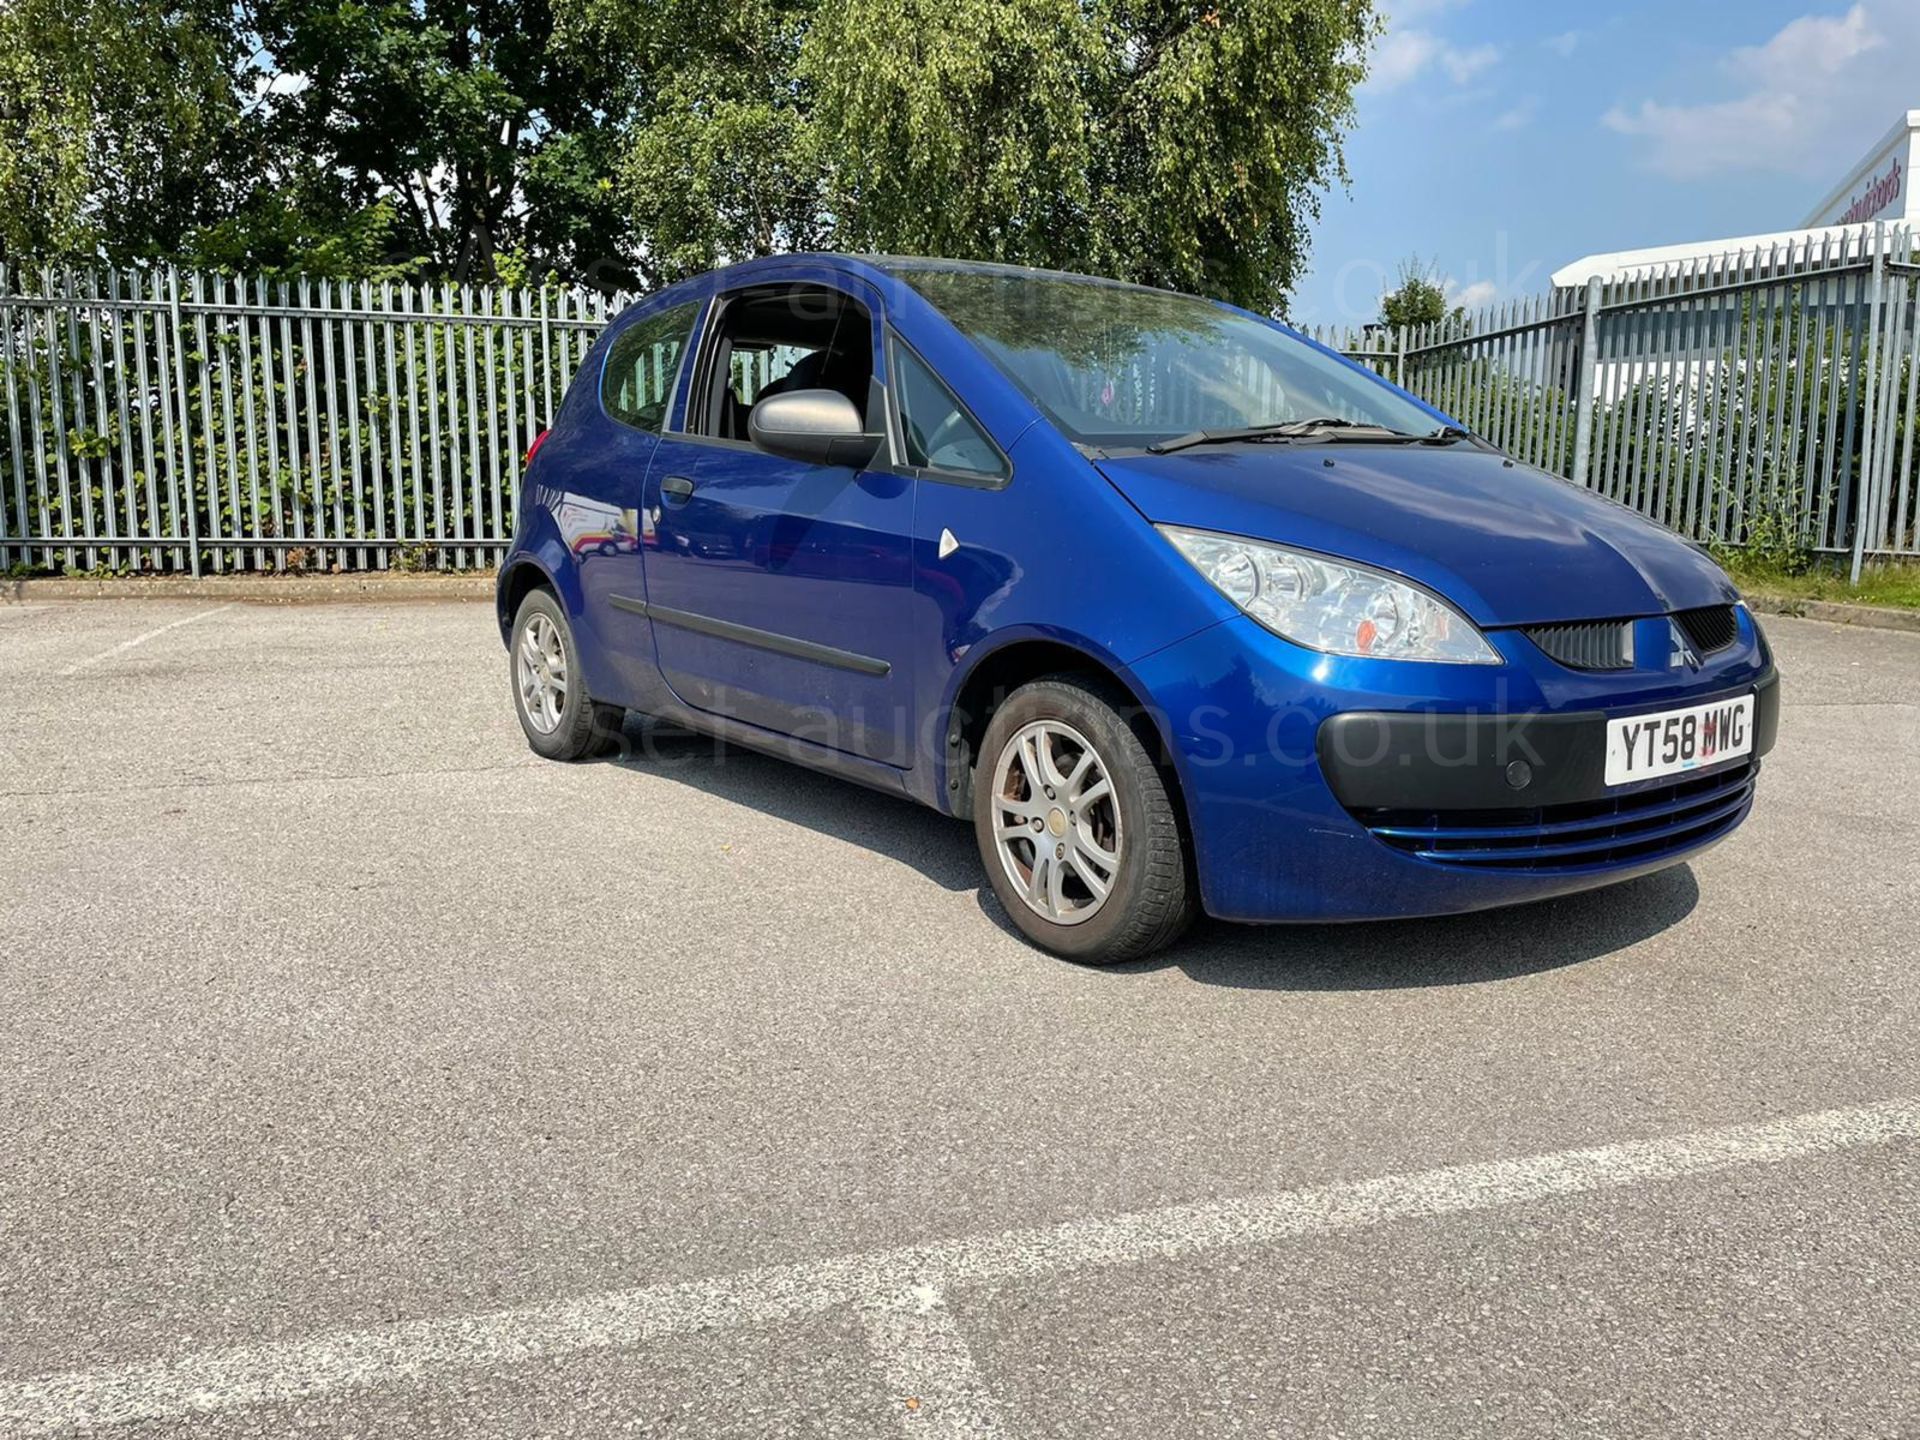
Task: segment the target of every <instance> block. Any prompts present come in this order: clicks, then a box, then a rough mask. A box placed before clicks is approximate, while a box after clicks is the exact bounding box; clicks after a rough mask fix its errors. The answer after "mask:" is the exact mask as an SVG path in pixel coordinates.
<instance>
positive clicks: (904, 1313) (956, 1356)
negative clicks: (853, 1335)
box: [865, 1285, 1005, 1440]
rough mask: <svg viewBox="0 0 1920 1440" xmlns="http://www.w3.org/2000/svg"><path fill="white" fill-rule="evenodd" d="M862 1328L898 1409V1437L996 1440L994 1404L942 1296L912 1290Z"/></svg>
mask: <svg viewBox="0 0 1920 1440" xmlns="http://www.w3.org/2000/svg"><path fill="white" fill-rule="evenodd" d="M865 1323H866V1327H867V1343H868V1344H869V1345H870V1346H872V1348H873V1353H874V1356H875V1358H876V1359H878V1360H879V1362H880V1370H881V1374H882V1376H883V1377H884V1378H885V1380H886V1385H887V1391H888V1393H889V1394H890V1395H891V1396H892V1398H893V1401H894V1403H895V1404H896V1405H898V1406H899V1407H900V1411H899V1413H900V1427H901V1431H902V1433H904V1434H906V1435H909V1436H925V1437H927V1440H1001V1437H1002V1434H1003V1431H1004V1428H1005V1427H1004V1426H1003V1424H1002V1419H1003V1411H1002V1409H1001V1407H1000V1403H999V1402H998V1401H997V1400H995V1399H994V1398H993V1396H992V1394H991V1393H990V1392H989V1391H988V1390H987V1386H986V1382H985V1381H983V1380H982V1379H981V1378H980V1371H979V1369H978V1367H976V1366H975V1365H974V1363H973V1351H971V1350H970V1349H968V1348H967V1341H966V1337H965V1336H963V1335H962V1334H961V1333H960V1328H959V1326H957V1325H955V1324H954V1321H953V1312H952V1311H951V1310H949V1309H948V1308H947V1302H946V1297H945V1296H943V1295H942V1294H941V1293H940V1292H939V1291H938V1290H936V1289H934V1287H933V1286H931V1285H917V1286H915V1287H914V1288H913V1289H912V1290H910V1291H908V1292H907V1293H906V1294H905V1295H902V1296H899V1297H897V1298H896V1299H895V1300H894V1301H893V1302H892V1303H889V1304H884V1305H878V1306H874V1307H872V1308H871V1309H869V1310H868V1312H867V1314H866V1316H865Z"/></svg>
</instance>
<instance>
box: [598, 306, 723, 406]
mask: <svg viewBox="0 0 1920 1440" xmlns="http://www.w3.org/2000/svg"><path fill="white" fill-rule="evenodd" d="M699 313H700V303H699V302H698V301H697V300H696V301H692V302H690V303H688V304H685V305H675V306H674V307H673V308H672V309H670V310H662V311H661V312H660V313H659V314H658V315H649V316H648V317H647V318H646V319H645V320H638V321H635V322H634V323H633V324H631V325H629V326H628V327H627V328H626V329H625V330H622V331H621V332H620V334H619V336H618V337H617V338H616V339H615V340H614V342H613V348H612V349H611V350H609V351H608V352H607V363H606V366H605V368H604V369H602V370H601V372H600V403H601V405H602V406H604V407H605V409H606V412H607V414H609V415H611V416H612V417H613V418H614V419H616V420H618V421H619V422H620V423H621V424H622V425H631V426H633V427H634V428H635V429H636V430H651V431H653V432H655V433H656V434H658V433H659V431H660V428H661V427H662V426H663V425H664V424H665V423H666V419H667V405H668V403H669V402H670V401H671V400H672V399H673V382H674V379H675V377H677V376H678V375H679V373H680V353H681V351H683V350H685V349H686V348H687V336H688V335H689V334H690V333H691V332H692V330H693V321H694V317H695V316H697V315H698V314H699Z"/></svg>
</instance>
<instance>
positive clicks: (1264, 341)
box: [888, 262, 1439, 449]
mask: <svg viewBox="0 0 1920 1440" xmlns="http://www.w3.org/2000/svg"><path fill="white" fill-rule="evenodd" d="M888 268H889V270H890V271H891V273H893V274H894V275H896V276H897V277H898V278H899V279H901V280H903V281H905V282H906V283H907V284H908V285H911V286H912V287H913V288H914V289H915V290H916V291H918V292H919V293H920V295H921V296H923V297H924V298H925V299H926V300H927V301H928V302H929V303H931V304H932V305H933V306H934V307H935V308H936V309H938V310H939V311H941V313H942V314H944V315H945V316H946V317H947V318H948V319H949V320H951V321H952V322H953V323H954V325H956V326H957V327H958V328H959V329H960V330H961V331H962V332H964V333H965V334H966V335H967V336H968V337H969V338H970V339H971V340H973V342H974V343H975V344H977V345H978V346H979V347H980V348H981V349H982V350H984V351H986V353H987V355H988V356H989V357H991V358H992V360H993V361H994V363H995V364H996V365H998V366H999V367H1000V369H1001V370H1002V371H1004V372H1005V373H1006V375H1007V377H1008V378H1009V379H1010V380H1012V381H1013V382H1014V384H1016V385H1018V386H1019V387H1020V388H1021V389H1022V390H1024V391H1025V392H1026V393H1027V395H1028V396H1029V397H1030V398H1031V399H1032V400H1033V402H1034V404H1036V405H1037V406H1039V407H1040V409H1041V410H1042V411H1044V412H1045V414H1046V415H1047V417H1048V418H1049V419H1050V420H1052V421H1053V423H1054V424H1055V425H1056V426H1058V427H1059V428H1060V429H1061V430H1062V431H1063V432H1064V433H1065V434H1066V436H1067V437H1068V438H1069V439H1070V440H1073V441H1075V442H1076V443H1078V444H1081V445H1087V446H1093V447H1097V448H1101V449H1134V448H1144V447H1145V446H1148V445H1151V444H1154V443H1156V442H1158V441H1164V440H1170V439H1172V438H1174V437H1175V436H1180V435H1187V434H1190V433H1192V432H1194V431H1198V430H1232V429H1238V428H1246V427H1254V426H1266V425H1286V424H1298V423H1299V422H1302V421H1319V420H1324V419H1332V420H1334V421H1336V422H1339V421H1346V422H1350V423H1352V424H1354V425H1366V426H1377V427H1380V428H1382V429H1386V430H1392V431H1397V432H1400V433H1402V434H1407V435H1421V434H1429V433H1431V432H1432V431H1433V430H1434V429H1435V428H1436V426H1437V425H1438V424H1439V422H1438V421H1437V420H1435V419H1434V418H1433V416H1432V415H1431V414H1429V413H1428V412H1427V411H1425V410H1423V409H1421V408H1420V407H1419V406H1417V405H1415V404H1413V403H1412V402H1410V401H1408V400H1404V399H1402V398H1401V397H1400V396H1398V395H1396V394H1395V393H1394V392H1393V391H1392V390H1390V389H1389V388H1388V387H1387V386H1385V385H1384V384H1381V383H1379V382H1377V381H1375V380H1373V379H1371V378H1370V377H1369V376H1367V375H1364V374H1362V373H1360V372H1359V371H1357V370H1355V369H1353V368H1352V367H1351V366H1348V365H1345V364H1342V363H1341V362H1340V361H1338V360H1335V359H1334V358H1332V357H1331V356H1329V355H1326V354H1324V353H1322V352H1321V351H1319V350H1316V349H1315V348H1314V347H1313V346H1311V345H1308V344H1306V343H1305V342H1304V341H1301V340H1299V339H1296V338H1295V337H1294V336H1292V335H1290V334H1288V333H1287V332H1286V331H1284V330H1282V329H1281V328H1280V327H1279V326H1277V325H1272V324H1269V323H1267V322H1266V321H1263V320H1258V319H1255V318H1254V317H1252V316H1250V315H1245V314H1241V313H1239V312H1237V311H1233V310H1228V309H1226V308H1224V307H1222V306H1219V305H1215V304H1212V303H1211V302H1209V301H1206V300H1198V299H1195V298H1193V297H1192V296H1188V295H1177V294H1174V293H1172V292H1170V291H1165V290H1148V289H1144V288H1141V287H1139V286H1133V285H1120V284H1115V283H1114V282H1112V281H1105V280H1095V279H1091V278H1084V277H1079V276H1072V275H1059V274H1039V273H1035V272H1032V271H1021V270H1002V269H994V268H988V267H977V268H974V267H967V268H962V267H937V266H932V265H925V266H923V265H916V264H913V263H911V262H907V263H901V262H894V263H892V264H890V265H889V266H888Z"/></svg>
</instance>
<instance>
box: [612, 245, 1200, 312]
mask: <svg viewBox="0 0 1920 1440" xmlns="http://www.w3.org/2000/svg"><path fill="white" fill-rule="evenodd" d="M806 265H816V266H821V267H823V268H826V269H829V270H837V271H840V272H842V273H844V274H850V275H857V276H861V277H863V278H865V279H869V280H884V279H896V280H897V279H900V278H903V277H904V276H905V275H906V274H908V273H910V272H913V271H920V272H925V273H934V274H953V275H1002V276H1009V277H1013V276H1018V277H1023V278H1027V279H1036V280H1038V279H1044V280H1064V281H1069V282H1072V283H1074V284H1080V285H1101V286H1109V287H1111V288H1113V289H1116V290H1143V291H1146V292H1148V293H1150V294H1155V295H1178V296H1180V297H1181V298H1182V299H1187V300H1197V301H1199V302H1200V303H1202V304H1217V303H1219V302H1217V301H1211V300H1208V299H1207V298H1206V297H1204V296H1198V295H1191V294H1188V293H1187V292H1185V291H1182V290H1170V289H1167V288H1165V287H1164V286H1158V285H1141V284H1137V283H1136V282H1134V281H1130V280H1115V279H1113V278H1112V277H1111V276H1106V275H1086V274H1081V273H1079V272H1077V271H1072V270H1047V269H1041V268H1039V267H1036V266H1030V265H1008V264H1003V263H1001V262H998V261H991V260H953V259H947V258H944V257H941V256H935V255H881V254H872V253H869V254H853V253H850V252H845V251H833V250H796V251H791V252H788V253H784V254H780V255H761V256H756V257H755V258H753V259H751V260H737V261H735V262H734V263H732V264H731V265H721V266H716V267H715V268H714V269H712V270H707V271H703V272H702V273H701V274H699V275H694V276H689V277H688V278H687V279H685V280H680V281H676V282H675V283H674V284H672V285H669V286H666V287H664V288H662V289H660V290H656V291H654V292H653V294H651V295H649V296H646V297H644V298H645V299H646V300H649V301H651V300H655V299H659V298H662V297H665V296H668V295H671V294H676V293H680V292H683V291H687V290H694V291H697V292H699V293H701V294H706V293H708V292H710V291H711V290H715V289H725V288H728V287H730V286H733V285H737V284H741V283H743V282H751V281H752V280H753V279H754V278H755V277H756V276H757V275H759V274H761V273H763V272H774V273H776V274H777V273H778V272H780V271H782V270H785V269H788V268H790V267H794V266H806Z"/></svg>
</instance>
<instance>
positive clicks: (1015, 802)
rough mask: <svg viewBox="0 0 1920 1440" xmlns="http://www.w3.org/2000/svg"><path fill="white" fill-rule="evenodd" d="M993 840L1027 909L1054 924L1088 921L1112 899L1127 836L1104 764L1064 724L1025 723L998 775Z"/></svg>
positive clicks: (1002, 753) (996, 770)
mask: <svg viewBox="0 0 1920 1440" xmlns="http://www.w3.org/2000/svg"><path fill="white" fill-rule="evenodd" d="M992 804H993V816H992V823H993V841H994V848H995V850H996V851H997V852H998V854H999V857H1000V863H1001V865H1003V866H1004V867H1005V868H1006V873H1007V878H1008V879H1009V880H1011V881H1012V882H1013V885H1014V888H1015V889H1016V890H1017V891H1018V892H1019V894H1020V897H1021V899H1023V900H1024V901H1025V902H1026V904H1027V905H1028V907H1029V908H1030V909H1032V910H1033V911H1034V912H1035V913H1036V914H1038V915H1040V916H1041V917H1042V918H1044V919H1046V920H1050V921H1052V922H1053V923H1054V924H1056V925H1078V924H1080V923H1081V922H1082V921H1085V920H1090V919H1092V918H1093V916H1094V915H1095V914H1097V913H1098V912H1099V910H1100V908H1101V907H1102V906H1103V905H1105V904H1106V903H1107V900H1108V898H1109V897H1110V896H1111V895H1112V894H1113V887H1114V884H1115V882H1116V881H1117V880H1118V879H1119V875H1120V855H1121V846H1122V844H1123V843H1124V837H1123V836H1122V835H1121V833H1120V807H1119V804H1118V803H1117V800H1116V797H1115V795H1114V793H1113V781H1112V778H1111V776H1110V775H1109V773H1108V770H1107V766H1106V762H1105V761H1103V760H1102V759H1101V757H1100V755H1099V752H1097V751H1096V750H1095V749H1094V748H1093V744H1092V742H1090V741H1089V740H1088V739H1087V737H1086V736H1084V735H1082V734H1081V733H1080V732H1079V731H1078V730H1076V729H1074V728H1073V727H1072V726H1071V725H1067V724H1065V723H1063V722H1061V721H1059V720H1035V721H1033V722H1032V723H1031V724H1029V725H1025V726H1022V727H1021V728H1020V729H1019V730H1017V731H1016V732H1014V734H1013V735H1012V736H1011V737H1010V738H1009V739H1008V741H1007V743H1006V745H1005V746H1004V747H1003V748H1002V749H1001V751H1000V758H999V760H998V762H997V763H996V764H995V766H994V771H993V792H992Z"/></svg>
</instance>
